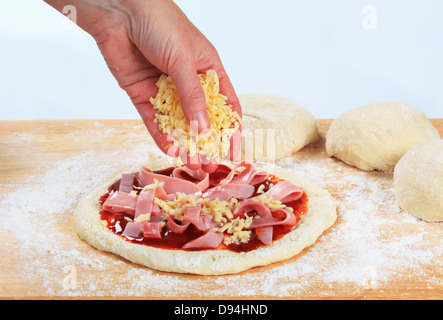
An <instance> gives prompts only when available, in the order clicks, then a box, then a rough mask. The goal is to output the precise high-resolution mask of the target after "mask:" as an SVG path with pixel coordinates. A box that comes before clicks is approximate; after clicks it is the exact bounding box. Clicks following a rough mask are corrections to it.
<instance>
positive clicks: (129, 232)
mask: <svg viewBox="0 0 443 320" xmlns="http://www.w3.org/2000/svg"><path fill="white" fill-rule="evenodd" d="M142 228H143V222H133V221H131V222H128V223H127V224H126V227H125V230H123V233H122V235H124V236H126V237H132V238H137V237H138V236H139V235H140V233H141V232H142Z"/></svg>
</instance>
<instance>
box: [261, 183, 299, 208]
mask: <svg viewBox="0 0 443 320" xmlns="http://www.w3.org/2000/svg"><path fill="white" fill-rule="evenodd" d="M265 195H266V196H267V197H269V198H272V199H274V200H279V201H281V202H282V203H285V202H291V201H295V200H298V199H300V197H301V196H302V195H303V190H301V189H300V188H299V187H297V186H296V185H294V184H292V183H291V182H289V181H286V180H284V181H280V182H279V183H277V184H276V185H275V186H273V187H272V188H271V189H269V190H268V191H266V192H265Z"/></svg>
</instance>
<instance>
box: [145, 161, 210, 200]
mask: <svg viewBox="0 0 443 320" xmlns="http://www.w3.org/2000/svg"><path fill="white" fill-rule="evenodd" d="M138 179H139V180H140V182H141V183H142V184H143V185H144V186H146V185H148V184H151V183H154V179H157V180H158V181H160V182H164V185H163V190H164V191H165V192H166V193H167V194H175V193H176V192H181V193H184V194H195V195H197V196H200V195H201V193H202V192H201V190H200V188H199V187H198V186H197V185H196V184H195V183H192V182H190V181H187V180H183V179H178V178H174V177H168V176H165V175H161V174H156V173H153V172H150V170H149V169H147V168H145V167H143V168H142V169H141V170H140V173H139V175H138Z"/></svg>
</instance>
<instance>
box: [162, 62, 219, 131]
mask: <svg viewBox="0 0 443 320" xmlns="http://www.w3.org/2000/svg"><path fill="white" fill-rule="evenodd" d="M170 75H171V78H172V81H173V82H174V84H175V86H176V88H177V93H178V96H179V98H180V104H181V106H182V110H183V114H184V115H185V118H186V119H187V120H188V122H189V124H190V126H191V128H192V129H193V130H194V131H196V132H198V133H200V132H201V131H202V130H205V129H209V128H210V126H211V125H210V123H209V115H208V109H207V107H206V97H205V92H204V90H203V88H202V86H201V84H200V79H199V77H198V74H197V72H196V68H195V67H194V65H193V64H184V65H182V66H181V68H179V70H175V71H172V72H171V73H170Z"/></svg>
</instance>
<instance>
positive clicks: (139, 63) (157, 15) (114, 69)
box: [46, 0, 241, 172]
mask: <svg viewBox="0 0 443 320" xmlns="http://www.w3.org/2000/svg"><path fill="white" fill-rule="evenodd" d="M46 2H48V3H49V4H51V5H52V6H54V7H55V8H56V9H57V10H59V11H62V9H63V6H64V5H66V4H68V1H67V0H46ZM69 4H72V5H74V6H76V9H77V17H78V19H77V24H78V25H79V26H80V27H81V28H82V29H84V30H85V31H86V32H88V33H89V34H91V35H92V36H93V38H94V39H95V40H96V42H97V45H98V47H99V49H100V50H101V53H102V55H103V57H104V59H105V61H106V63H107V65H108V67H109V69H110V70H111V73H112V74H113V75H114V77H115V78H116V80H117V82H118V84H119V85H120V87H121V88H123V89H124V90H125V91H126V92H127V94H128V95H129V97H130V99H131V101H132V103H133V104H134V106H135V107H136V109H137V111H138V112H139V114H140V116H141V118H142V119H143V122H144V123H145V125H146V127H147V129H148V131H149V132H150V134H151V136H152V137H153V139H154V141H155V142H156V144H157V146H158V147H159V148H160V149H161V150H162V151H163V152H165V153H166V154H168V155H170V156H175V157H176V156H178V155H179V154H178V148H176V147H174V146H171V142H170V141H168V140H167V134H164V133H163V132H161V131H160V129H159V128H158V125H157V124H155V123H154V118H155V113H156V110H154V108H153V106H152V104H151V103H150V102H149V99H150V98H151V97H153V96H155V95H156V94H157V87H156V86H155V83H156V82H157V80H158V78H159V76H160V75H161V74H162V73H165V74H168V75H170V76H171V78H172V80H173V82H174V84H175V85H176V87H177V92H178V95H179V97H180V102H181V105H182V109H183V113H184V115H185V117H186V119H187V120H188V121H189V122H190V123H191V122H192V121H194V122H193V123H195V121H197V122H198V131H199V132H200V131H201V130H203V129H208V128H209V126H210V124H209V118H208V113H207V108H206V101H205V95H204V91H203V88H202V87H201V85H200V81H199V78H198V75H197V74H198V73H203V72H205V71H207V70H209V69H213V70H215V71H216V72H217V74H218V76H219V80H220V92H221V93H222V94H224V95H225V96H227V97H228V100H227V103H228V104H230V105H232V108H233V110H235V111H237V112H238V113H239V115H240V116H241V107H240V103H239V101H238V98H237V96H236V94H235V91H234V88H233V86H232V84H231V82H230V80H229V78H228V75H227V74H226V72H225V70H224V68H223V65H222V63H221V61H220V58H219V56H218V54H217V51H216V49H215V48H214V47H213V45H212V44H211V43H210V42H209V41H208V40H207V39H206V38H205V37H204V35H203V34H202V33H201V32H200V31H199V30H198V29H197V28H196V27H195V26H194V25H193V24H192V23H191V22H190V21H189V20H188V19H187V17H186V16H185V15H184V13H183V12H182V11H181V10H180V9H179V8H178V7H177V6H176V5H175V3H174V2H173V1H171V0H127V1H113V0H95V1H82V0H71V1H69ZM235 136H236V139H231V152H230V154H229V158H230V159H231V160H232V159H234V158H235V157H236V156H237V154H238V151H239V148H240V142H241V135H240V133H239V134H236V135H235ZM239 137H240V142H239ZM234 140H236V141H234ZM180 156H181V157H182V159H183V160H184V161H183V162H184V163H185V164H186V165H187V166H188V167H190V168H191V169H194V170H196V169H198V168H200V167H202V168H203V170H205V171H208V172H211V171H213V170H215V168H216V166H217V164H216V163H214V162H213V161H210V160H207V159H202V158H201V157H200V156H198V155H197V156H195V157H193V158H191V159H189V157H188V156H187V153H186V154H181V155H180ZM202 162H203V163H202Z"/></svg>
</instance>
